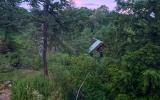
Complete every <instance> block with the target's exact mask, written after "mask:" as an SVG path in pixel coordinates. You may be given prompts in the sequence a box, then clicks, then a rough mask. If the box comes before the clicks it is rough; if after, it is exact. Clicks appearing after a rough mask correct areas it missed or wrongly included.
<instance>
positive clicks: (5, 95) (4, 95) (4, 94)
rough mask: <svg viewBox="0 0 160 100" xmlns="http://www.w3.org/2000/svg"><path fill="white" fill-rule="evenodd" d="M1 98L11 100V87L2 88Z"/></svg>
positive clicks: (0, 91) (0, 99) (1, 99)
mask: <svg viewBox="0 0 160 100" xmlns="http://www.w3.org/2000/svg"><path fill="white" fill-rule="evenodd" d="M0 100H11V90H10V89H9V88H5V89H3V90H0Z"/></svg>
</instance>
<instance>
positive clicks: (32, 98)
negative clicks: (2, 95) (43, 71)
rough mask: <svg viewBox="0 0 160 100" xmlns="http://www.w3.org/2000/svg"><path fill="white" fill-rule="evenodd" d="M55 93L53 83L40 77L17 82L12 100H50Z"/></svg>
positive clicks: (13, 89) (13, 88)
mask: <svg viewBox="0 0 160 100" xmlns="http://www.w3.org/2000/svg"><path fill="white" fill-rule="evenodd" d="M53 91H54V84H53V81H51V80H49V79H46V78H44V77H43V76H42V75H38V76H34V77H29V78H26V79H23V80H18V81H17V82H15V83H14V84H13V87H12V100H48V98H49V97H50V96H51V94H52V92H53Z"/></svg>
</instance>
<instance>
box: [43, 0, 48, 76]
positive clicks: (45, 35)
mask: <svg viewBox="0 0 160 100" xmlns="http://www.w3.org/2000/svg"><path fill="white" fill-rule="evenodd" d="M48 9H49V0H45V2H44V18H45V19H44V23H43V68H44V75H45V76H47V77H48V61H47V48H48V43H47V42H48V27H49V24H48V19H47V17H48Z"/></svg>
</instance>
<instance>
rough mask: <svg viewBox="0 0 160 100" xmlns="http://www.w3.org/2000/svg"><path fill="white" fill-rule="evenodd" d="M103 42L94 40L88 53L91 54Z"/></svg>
mask: <svg viewBox="0 0 160 100" xmlns="http://www.w3.org/2000/svg"><path fill="white" fill-rule="evenodd" d="M102 43H103V42H102V41H100V40H98V39H96V41H95V42H94V43H93V44H92V45H91V46H90V47H89V51H88V52H89V53H91V52H92V51H94V50H96V49H97V48H98V47H99V46H100V45H101V44H102Z"/></svg>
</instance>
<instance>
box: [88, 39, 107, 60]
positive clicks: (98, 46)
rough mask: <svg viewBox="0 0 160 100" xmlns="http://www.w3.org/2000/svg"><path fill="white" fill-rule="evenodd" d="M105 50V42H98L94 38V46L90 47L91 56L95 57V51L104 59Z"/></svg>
mask: <svg viewBox="0 0 160 100" xmlns="http://www.w3.org/2000/svg"><path fill="white" fill-rule="evenodd" d="M104 48H105V45H104V43H103V41H101V40H98V39H96V38H93V40H92V45H91V46H90V47H89V51H88V52H89V54H90V55H93V52H94V51H97V52H99V55H100V57H103V50H104Z"/></svg>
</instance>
